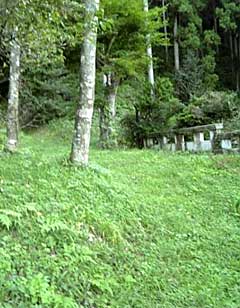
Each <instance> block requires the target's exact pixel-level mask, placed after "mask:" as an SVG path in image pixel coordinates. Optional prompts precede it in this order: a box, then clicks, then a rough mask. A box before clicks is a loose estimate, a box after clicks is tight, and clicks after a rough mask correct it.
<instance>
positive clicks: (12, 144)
mask: <svg viewBox="0 0 240 308" xmlns="http://www.w3.org/2000/svg"><path fill="white" fill-rule="evenodd" d="M16 35H17V31H16V32H15V33H14V35H13V39H12V41H11V55H10V76H9V96H8V111H7V143H6V150H7V151H10V152H14V151H15V150H16V149H17V145H18V132H19V122H18V105H19V80H20V45H19V44H18V42H17V37H16Z"/></svg>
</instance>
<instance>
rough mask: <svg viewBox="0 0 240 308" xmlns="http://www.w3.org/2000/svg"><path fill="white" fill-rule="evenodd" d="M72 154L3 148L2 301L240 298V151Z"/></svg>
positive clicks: (232, 301) (64, 147)
mask: <svg viewBox="0 0 240 308" xmlns="http://www.w3.org/2000/svg"><path fill="white" fill-rule="evenodd" d="M68 152H69V144H68V143H67V142H66V141H64V140H61V138H59V136H57V138H56V136H54V135H52V136H49V135H48V136H47V134H46V132H42V133H37V134H35V135H33V136H25V137H24V138H23V142H22V148H21V152H20V153H19V154H16V155H14V156H11V155H7V154H2V155H1V157H0V185H1V187H0V307H20V308H21V307H24V308H27V307H98V308H103V307H112V308H115V307H119V308H125V307H138V308H143V307H159V308H160V307H161V308H170V307H171V308H173V307H178V308H182V307H189V308H190V307H191V308H192V307H197V308H201V307H202V308H208V307H214V308H220V307H221V308H230V307H231V308H238V307H239V298H240V287H239V286H240V283H239V282H240V259H239V255H240V249H239V242H240V232H239V231H240V217H239V216H238V213H237V210H236V207H235V204H236V202H237V201H238V200H239V199H240V194H239V184H240V179H239V175H240V158H239V157H232V156H228V157H226V156H216V157H214V156H207V155H186V154H182V155H179V154H178V155H172V154H169V153H159V152H154V151H137V150H131V151H130V150H128V151H99V150H96V149H93V150H92V154H91V167H90V168H89V169H88V170H84V169H81V168H74V167H72V166H69V164H68V163H67V161H66V159H65V158H66V157H67V155H68Z"/></svg>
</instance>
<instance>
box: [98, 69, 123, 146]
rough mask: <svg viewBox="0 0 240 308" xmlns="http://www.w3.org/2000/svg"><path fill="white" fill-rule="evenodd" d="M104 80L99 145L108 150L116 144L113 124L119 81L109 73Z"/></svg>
mask: <svg viewBox="0 0 240 308" xmlns="http://www.w3.org/2000/svg"><path fill="white" fill-rule="evenodd" d="M104 80H106V82H105V83H104V85H105V91H106V98H107V100H106V104H105V106H103V107H101V108H100V115H99V116H100V118H99V126H100V144H101V146H102V147H103V148H109V147H111V146H113V145H114V144H115V143H116V140H115V138H114V124H115V123H114V122H115V116H116V97H117V91H118V85H119V81H118V80H117V79H116V78H115V77H114V75H113V74H111V73H110V74H108V75H107V76H106V78H105V79H104Z"/></svg>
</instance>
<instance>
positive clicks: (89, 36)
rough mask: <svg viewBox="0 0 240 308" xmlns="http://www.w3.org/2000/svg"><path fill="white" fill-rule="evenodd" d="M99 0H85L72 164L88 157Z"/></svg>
mask: <svg viewBox="0 0 240 308" xmlns="http://www.w3.org/2000/svg"><path fill="white" fill-rule="evenodd" d="M98 8H99V0H85V10H86V16H85V33H84V39H83V44H82V49H81V67H80V91H81V92H80V102H79V105H78V108H77V112H76V119H75V130H74V135H73V141H72V151H71V155H70V160H71V161H72V162H73V163H74V164H78V165H87V164H88V158H89V145H90V133H91V125H92V115H93V105H94V98H95V77H96V43H97V23H98V18H97V16H96V13H97V10H98Z"/></svg>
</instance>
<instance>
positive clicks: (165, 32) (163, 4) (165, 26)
mask: <svg viewBox="0 0 240 308" xmlns="http://www.w3.org/2000/svg"><path fill="white" fill-rule="evenodd" d="M164 6H165V0H162V7H164ZM166 22H167V18H166V11H164V12H163V23H164V37H165V39H166V40H167V38H168V30H167V24H166ZM165 56H166V62H168V58H169V55H168V46H167V45H166V46H165Z"/></svg>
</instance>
